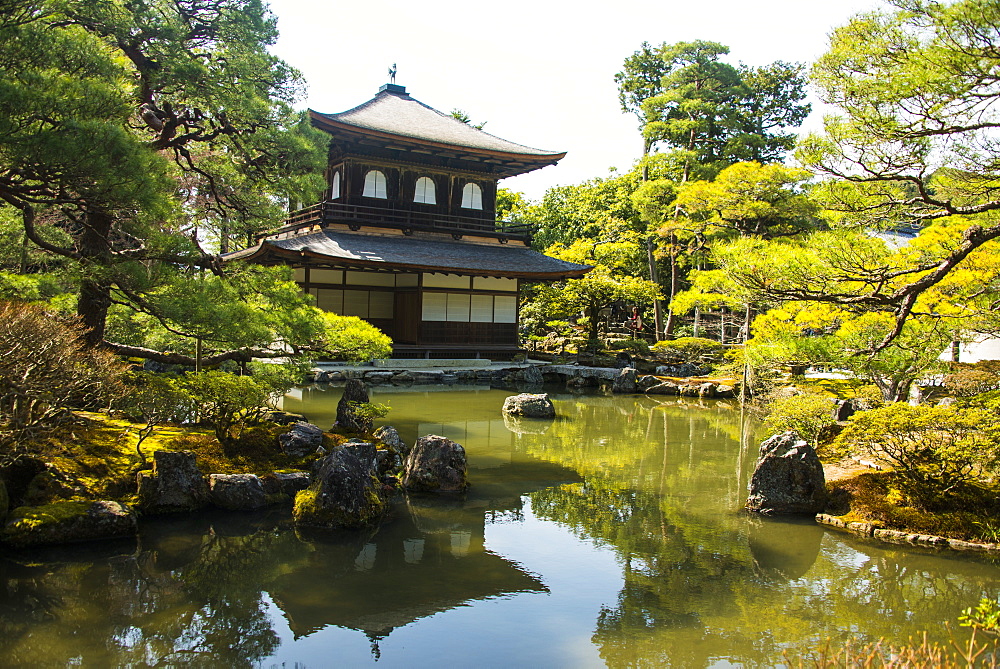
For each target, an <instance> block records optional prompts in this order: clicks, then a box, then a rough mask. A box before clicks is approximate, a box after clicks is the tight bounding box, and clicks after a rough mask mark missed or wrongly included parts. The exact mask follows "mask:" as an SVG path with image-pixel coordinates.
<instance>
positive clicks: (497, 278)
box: [226, 84, 590, 359]
mask: <svg viewBox="0 0 1000 669" xmlns="http://www.w3.org/2000/svg"><path fill="white" fill-rule="evenodd" d="M310 115H311V118H312V123H313V125H314V126H315V127H317V128H319V129H321V130H324V131H325V132H327V133H328V134H329V135H330V149H329V166H328V168H327V172H326V180H327V184H328V190H327V192H326V196H325V199H324V200H323V201H322V202H320V203H318V204H316V205H313V206H311V207H307V208H305V209H301V210H299V211H296V212H294V213H293V214H292V215H291V216H290V218H289V219H288V221H287V224H286V225H285V226H284V227H282V228H280V229H278V230H275V231H274V232H273V233H271V234H269V235H267V236H266V237H263V238H261V239H260V240H259V241H258V243H257V244H256V245H255V246H253V247H251V248H248V249H244V250H242V251H237V252H235V253H231V254H228V255H227V256H226V259H227V260H233V259H244V260H249V261H252V262H258V263H264V264H278V263H281V264H287V265H291V266H292V267H294V268H295V279H296V281H297V282H299V284H300V285H301V286H302V289H303V290H305V291H307V292H309V293H311V294H312V295H315V296H316V303H317V305H318V306H319V307H320V308H322V309H325V310H328V311H333V312H336V313H339V314H344V315H350V316H359V317H361V318H364V319H365V320H367V321H368V322H370V323H372V324H373V325H375V326H377V327H378V328H380V329H381V330H382V331H384V332H385V333H386V334H388V335H389V336H390V337H392V340H393V342H394V352H393V355H394V356H395V357H432V358H460V357H476V356H483V357H492V358H498V359H504V358H509V357H510V356H512V355H513V354H514V353H516V351H517V350H518V335H517V323H518V290H519V287H520V284H521V282H523V281H546V280H548V281H551V280H556V279H563V278H567V277H580V276H583V275H584V274H585V273H586V272H587V271H589V269H590V268H589V267H587V266H585V265H577V264H574V263H569V262H564V261H562V260H557V259H555V258H550V257H548V256H545V255H542V254H540V253H537V252H536V251H533V250H532V249H531V248H530V246H529V243H530V237H529V231H528V230H527V229H525V228H523V227H519V226H516V225H511V224H508V223H504V222H502V221H498V220H497V217H496V191H497V181H498V180H499V179H502V178H504V177H509V176H514V175H516V174H523V173H525V172H530V171H531V170H536V169H538V168H541V167H545V166H546V165H553V164H555V163H556V162H557V161H558V160H559V159H561V158H562V157H563V156H564V155H565V153H551V152H548V151H541V150H539V149H532V148H529V147H526V146H522V145H520V144H514V143H513V142H508V141H506V140H503V139H500V138H499V137H494V136H493V135H490V134H489V133H486V132H483V131H482V130H479V129H477V128H475V127H472V126H470V125H468V124H466V123H463V122H462V121H460V120H457V119H455V118H453V117H451V116H449V115H447V114H443V113H441V112H439V111H437V110H435V109H433V108H431V107H429V106H427V105H425V104H423V103H422V102H419V101H417V100H415V99H413V98H412V97H410V96H409V95H408V94H407V93H406V89H405V88H404V87H402V86H398V85H395V84H386V85H385V86H383V87H382V88H381V89H380V90H379V93H378V95H376V96H375V97H374V98H373V99H371V100H369V101H368V102H366V103H364V104H362V105H360V106H358V107H355V108H354V109H350V110H348V111H345V112H342V113H339V114H321V113H319V112H315V111H310Z"/></svg>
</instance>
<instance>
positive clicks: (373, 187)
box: [361, 170, 389, 200]
mask: <svg viewBox="0 0 1000 669" xmlns="http://www.w3.org/2000/svg"><path fill="white" fill-rule="evenodd" d="M361 195H363V196H364V197H377V198H379V199H381V200H385V199H387V198H388V197H389V196H388V195H386V191H385V175H384V174H382V173H381V172H379V171H378V170H371V171H370V172H368V174H366V175H365V190H364V192H363V193H361Z"/></svg>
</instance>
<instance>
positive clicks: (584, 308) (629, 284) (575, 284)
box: [529, 240, 660, 342]
mask: <svg viewBox="0 0 1000 669" xmlns="http://www.w3.org/2000/svg"><path fill="white" fill-rule="evenodd" d="M638 253H639V249H638V246H637V245H636V244H635V243H628V242H617V243H603V244H602V243H594V242H589V241H586V240H578V241H576V242H574V243H573V244H570V245H569V246H563V245H561V244H556V245H553V246H552V247H550V248H549V249H548V250H547V251H546V254H547V255H550V256H553V257H555V258H559V259H560V260H568V261H570V262H577V263H583V264H588V265H593V266H594V269H592V270H591V271H590V272H588V273H587V274H586V275H585V276H584V277H583V278H580V279H569V280H567V281H560V282H556V283H553V284H550V285H544V286H538V287H537V288H536V290H535V292H534V293H533V295H531V296H530V298H529V299H530V300H531V301H532V302H533V303H534V305H532V306H533V307H534V308H535V310H537V311H540V312H541V313H544V314H546V316H547V318H548V319H550V320H551V319H562V320H566V321H571V322H575V321H577V320H582V322H583V323H585V329H586V336H587V339H588V341H590V342H597V341H598V337H599V334H600V325H601V311H602V310H603V309H606V308H609V307H611V306H612V305H613V304H614V303H615V302H626V303H628V304H635V305H639V306H644V305H649V304H651V303H652V302H653V300H655V299H657V298H658V297H659V296H660V290H659V287H658V286H657V285H656V284H655V283H653V282H652V281H648V280H646V279H640V278H638V277H636V276H633V275H631V274H630V273H629V272H628V271H627V269H626V268H627V266H628V265H629V259H630V257H631V258H634V257H635V256H636V255H637V254H638ZM633 262H634V261H633Z"/></svg>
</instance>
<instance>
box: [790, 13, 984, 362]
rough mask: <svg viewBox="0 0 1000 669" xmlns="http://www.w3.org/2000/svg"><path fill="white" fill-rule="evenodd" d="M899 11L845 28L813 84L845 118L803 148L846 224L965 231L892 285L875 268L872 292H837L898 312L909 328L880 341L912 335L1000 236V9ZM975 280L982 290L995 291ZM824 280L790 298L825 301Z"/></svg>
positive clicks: (868, 270) (865, 274)
mask: <svg viewBox="0 0 1000 669" xmlns="http://www.w3.org/2000/svg"><path fill="white" fill-rule="evenodd" d="M891 4H892V5H894V7H895V9H894V10H893V11H876V12H870V13H867V14H862V15H859V16H857V17H855V18H854V19H852V20H851V22H850V23H848V24H847V25H846V26H844V27H841V28H838V29H837V30H836V31H834V33H833V35H832V37H831V42H830V48H829V50H828V51H827V53H826V54H825V55H824V56H822V57H821V58H820V59H819V61H818V62H817V63H816V65H815V66H814V68H813V70H812V80H813V82H814V83H815V84H816V85H817V86H818V87H819V88H820V91H821V95H822V97H823V98H824V99H825V101H826V102H828V103H830V104H832V105H834V106H836V107H838V108H839V109H840V110H841V113H840V114H837V115H831V116H828V117H827V119H826V121H825V132H824V133H823V134H821V135H812V136H810V137H808V138H806V139H805V140H803V141H802V142H801V145H800V148H799V150H798V157H799V159H800V160H801V161H802V162H804V163H805V164H806V166H807V167H810V168H811V169H814V170H816V171H818V172H820V173H821V174H824V175H827V176H828V177H830V181H828V182H827V183H826V184H825V185H824V187H823V188H821V189H818V191H817V194H818V195H821V196H823V198H824V204H825V205H826V206H827V207H829V208H831V209H834V210H836V211H838V212H840V218H841V221H842V222H843V223H844V224H853V225H859V226H869V227H875V228H877V229H882V230H885V229H891V228H893V227H897V226H900V225H915V226H923V225H926V224H928V223H929V222H931V221H941V222H942V223H945V225H953V226H955V227H956V228H957V229H956V232H957V234H956V235H955V236H954V238H953V240H954V241H953V243H951V244H948V245H944V246H942V247H940V248H938V249H936V250H934V252H931V253H926V254H923V255H920V254H915V255H912V256H910V257H908V258H907V259H906V260H907V262H906V264H905V266H903V267H900V268H898V269H897V270H896V271H897V272H899V274H897V275H895V276H894V277H890V278H893V279H894V280H892V281H884V280H882V277H883V276H884V275H883V272H882V270H881V269H880V268H878V267H871V266H863V267H859V268H857V269H856V270H854V271H853V272H852V273H851V282H852V283H853V284H855V285H857V284H864V285H865V288H864V289H863V290H860V291H859V290H855V289H853V288H852V289H849V290H845V289H843V288H844V287H841V286H836V285H827V286H826V288H827V292H824V294H823V298H822V299H824V300H826V301H829V302H835V303H838V304H845V305H847V304H858V303H859V302H860V301H864V302H865V303H867V304H868V305H870V306H871V307H872V308H877V309H880V310H884V311H886V312H887V313H891V314H892V315H893V316H894V318H895V319H896V321H897V327H896V328H894V329H893V330H891V331H890V332H888V333H887V335H888V336H887V338H885V339H884V340H883V341H881V342H879V343H878V346H888V345H889V342H890V341H891V338H892V337H895V336H897V335H899V334H900V332H901V331H902V323H903V322H904V321H905V320H906V319H907V318H908V317H910V315H911V314H912V313H913V311H914V309H915V308H916V307H917V302H918V298H919V296H920V295H921V294H922V293H924V292H925V291H928V290H929V289H931V288H933V287H935V286H938V285H939V284H941V283H942V282H944V281H945V280H946V277H948V275H949V274H950V273H952V272H953V271H955V270H956V268H960V266H961V265H963V264H965V263H967V262H968V261H969V258H970V255H972V254H973V252H974V251H976V250H977V249H980V248H981V247H983V246H984V245H986V244H987V243H989V242H990V241H991V240H995V239H997V238H998V237H1000V221H998V220H997V215H996V212H997V211H1000V186H998V184H1000V181H998V180H997V177H998V176H1000V175H998V164H1000V163H998V162H997V156H998V154H997V145H996V141H995V132H996V128H997V127H998V125H1000V119H998V118H997V116H996V112H995V107H996V103H997V100H998V95H1000V93H998V91H997V88H996V86H995V83H994V82H995V68H996V65H997V54H996V40H995V34H996V31H997V29H998V27H1000V7H998V6H996V5H995V4H994V3H983V2H979V1H977V0H959V1H956V2H929V1H925V0H894V1H893V2H891ZM948 219H950V223H946V222H945V221H947V220H948ZM973 279H974V284H973V286H971V290H970V293H972V294H974V293H976V291H978V290H980V289H984V288H985V289H988V288H989V284H988V282H986V281H982V280H980V279H976V278H975V277H973ZM823 283H824V281H823V277H822V276H821V277H819V278H818V280H816V281H815V282H813V281H804V282H803V283H802V284H801V285H800V286H798V287H796V288H790V289H788V290H787V292H786V295H791V296H792V297H795V298H797V299H809V300H813V299H817V293H818V291H820V290H822V288H823V286H822V284H823ZM845 287H846V286H845Z"/></svg>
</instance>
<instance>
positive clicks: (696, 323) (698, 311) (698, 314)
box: [691, 305, 701, 337]
mask: <svg viewBox="0 0 1000 669" xmlns="http://www.w3.org/2000/svg"><path fill="white" fill-rule="evenodd" d="M700 325H701V307H699V306H698V305H695V307H694V332H692V333H691V335H692V336H694V337H697V336H698V327H699V326H700Z"/></svg>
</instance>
